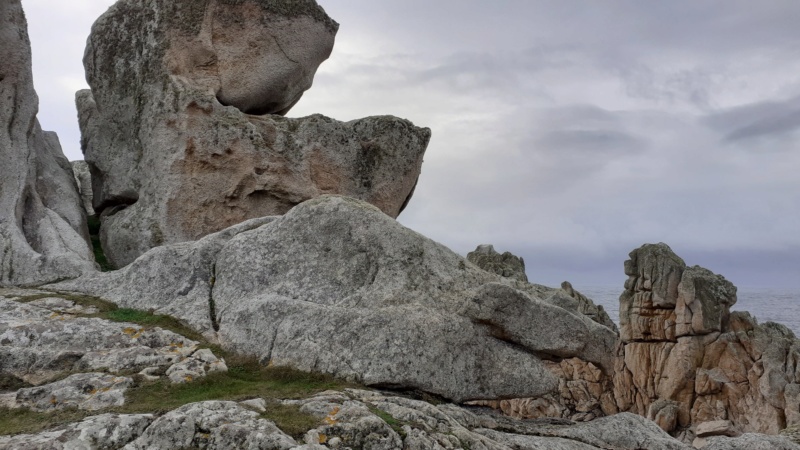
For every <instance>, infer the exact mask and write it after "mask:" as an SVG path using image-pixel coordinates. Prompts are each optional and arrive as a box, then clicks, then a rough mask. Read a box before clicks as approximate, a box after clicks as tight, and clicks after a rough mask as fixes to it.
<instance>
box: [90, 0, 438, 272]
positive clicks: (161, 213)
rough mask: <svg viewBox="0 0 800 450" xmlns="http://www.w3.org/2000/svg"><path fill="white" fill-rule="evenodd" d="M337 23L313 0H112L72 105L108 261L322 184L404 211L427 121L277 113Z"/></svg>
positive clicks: (127, 258) (196, 234)
mask: <svg viewBox="0 0 800 450" xmlns="http://www.w3.org/2000/svg"><path fill="white" fill-rule="evenodd" d="M337 28H338V25H337V24H336V23H335V22H334V21H333V20H332V19H330V18H329V17H328V16H327V15H326V14H325V12H324V11H323V10H322V8H320V7H319V6H318V5H317V4H316V3H315V2H314V1H313V0H303V1H299V2H296V1H288V0H280V1H267V0H245V1H238V2H230V1H222V0H210V1H205V2H199V3H198V2H196V1H189V0H181V1H173V0H169V1H167V0H120V1H118V2H117V3H116V4H115V5H114V6H112V7H111V8H110V9H109V11H108V12H106V13H105V14H104V15H103V16H101V17H100V19H98V21H97V22H96V23H95V25H94V27H93V28H92V33H91V36H90V38H89V43H88V46H87V49H86V55H85V59H84V64H85V66H86V73H87V80H88V82H89V85H90V86H91V91H82V92H79V93H78V95H77V104H78V111H79V116H80V124H81V132H82V135H83V138H82V143H83V150H84V153H85V159H86V161H87V162H88V163H89V166H90V169H91V173H92V183H93V192H94V200H93V202H94V207H95V209H96V210H97V211H98V212H99V213H101V218H102V232H101V242H102V244H103V248H104V250H105V253H106V256H107V257H108V259H109V260H110V262H111V263H112V264H113V265H115V266H117V267H121V266H124V265H127V264H129V263H131V262H132V261H133V260H134V259H136V257H138V256H140V255H141V254H143V253H144V252H146V251H147V250H149V249H150V248H153V247H156V246H160V245H163V244H167V243H175V242H183V241H190V240H196V239H199V238H200V237H203V236H205V235H207V234H209V233H212V232H216V231H220V230H222V229H224V228H227V227H229V226H232V225H234V224H237V223H240V222H242V221H244V220H247V219H250V218H255V217H263V216H269V215H279V214H284V213H286V212H287V211H288V210H289V209H291V208H292V207H293V206H295V205H297V204H298V203H300V202H302V201H305V200H308V199H310V198H314V197H316V196H319V195H322V194H332V193H335V194H344V195H348V196H352V197H356V198H360V199H363V200H366V201H368V202H370V203H372V204H374V205H376V206H378V207H379V208H380V209H381V210H382V211H383V212H385V213H386V214H388V215H390V216H392V217H396V216H397V215H398V214H399V213H400V212H401V211H402V210H403V208H404V207H405V205H406V204H407V202H408V200H409V198H410V197H411V195H412V193H413V190H414V187H415V185H416V182H417V178H418V177H419V174H420V168H421V164H422V156H423V153H424V151H425V149H426V147H427V144H428V141H429V139H430V130H428V129H423V128H418V127H415V126H414V125H413V124H411V123H410V122H408V121H405V120H401V119H398V118H395V117H391V116H381V117H370V118H366V119H361V120H355V121H352V122H346V123H343V122H339V121H336V120H333V119H330V118H327V117H324V116H321V115H314V116H310V117H306V118H302V119H287V118H283V117H281V116H280V115H271V114H276V113H277V114H283V113H285V112H286V111H287V110H288V109H289V108H290V107H291V106H292V105H293V104H294V103H295V102H296V101H297V100H298V99H299V97H300V95H302V93H303V91H304V90H305V89H307V88H308V87H310V86H311V81H312V78H313V75H314V73H315V71H316V69H317V66H318V65H319V64H320V63H321V62H322V61H324V60H325V59H326V58H327V57H328V55H329V54H330V52H331V49H332V46H333V41H334V36H335V33H336V30H337Z"/></svg>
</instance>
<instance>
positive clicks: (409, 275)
mask: <svg viewBox="0 0 800 450" xmlns="http://www.w3.org/2000/svg"><path fill="white" fill-rule="evenodd" d="M162 286H164V288H163V289H162ZM53 287H57V288H58V289H64V290H69V291H77V292H84V293H91V294H93V295H98V296H100V297H103V298H107V299H109V300H112V301H114V302H116V303H118V304H121V305H125V306H129V307H130V306H132V307H136V308H139V309H155V310H157V311H159V312H165V311H169V312H170V313H171V314H172V315H174V316H176V317H178V318H180V319H182V320H184V321H185V322H186V323H188V324H190V325H191V326H193V327H195V328H196V329H198V330H199V331H202V332H204V333H205V334H206V335H207V336H209V337H212V338H215V339H216V340H218V341H219V342H220V343H221V344H222V345H223V346H225V347H227V348H228V349H230V350H233V351H236V352H241V353H247V354H255V355H257V356H258V357H260V358H261V360H262V361H263V362H265V363H266V362H270V363H272V364H276V365H288V366H291V367H295V368H299V369H302V370H306V371H317V372H323V373H329V374H334V375H337V376H339V377H343V378H346V379H350V380H353V381H358V382H360V383H364V384H367V385H373V386H395V387H399V388H404V389H409V390H420V391H424V392H430V393H435V394H438V395H441V396H443V397H446V398H450V399H453V400H456V401H462V400H470V399H498V398H516V397H533V396H539V395H543V394H546V393H549V392H551V391H553V390H554V389H555V388H556V387H557V385H558V381H557V380H556V377H555V376H554V375H552V374H551V373H550V371H548V369H547V364H546V363H545V360H556V361H560V360H562V359H570V358H576V359H579V360H581V361H585V362H587V363H591V364H592V365H593V367H594V368H595V369H594V370H600V371H605V372H606V373H610V371H611V370H612V369H613V349H614V346H615V343H616V334H615V333H614V332H613V331H612V330H610V329H609V328H607V327H605V326H603V325H600V324H598V323H597V322H595V321H593V320H591V319H590V318H589V317H587V316H585V315H583V314H580V313H579V312H577V311H574V312H573V311H568V310H566V309H563V308H561V307H557V306H555V305H553V304H551V303H548V302H547V301H545V300H542V299H543V298H547V297H549V296H550V295H551V294H552V293H553V292H554V291H555V290H553V289H549V288H545V287H541V286H536V285H531V284H528V283H522V282H519V281H516V280H511V279H507V278H503V277H500V276H497V275H493V274H490V273H488V272H486V271H484V270H481V269H479V268H478V267H477V266H474V265H473V264H471V263H469V262H468V261H466V260H465V259H463V258H462V257H460V256H458V255H457V254H455V253H453V252H452V251H450V250H448V249H447V248H445V247H443V246H442V245H440V244H437V243H435V242H433V241H431V240H429V239H427V238H425V237H423V236H421V235H419V234H417V233H414V232H413V231H411V230H408V229H406V228H404V227H402V226H401V225H400V224H398V223H397V222H396V221H394V220H393V219H391V218H390V217H388V216H386V215H385V214H383V213H382V212H381V211H380V210H378V209H377V208H375V207H373V206H371V205H369V204H368V203H365V202H362V201H358V200H355V199H351V198H346V197H338V196H323V197H320V198H318V199H314V200H310V201H307V202H305V203H303V204H301V205H299V206H297V207H296V208H294V209H292V210H291V211H290V212H289V213H287V214H286V215H284V216H282V217H280V218H274V219H263V223H260V224H259V223H258V222H250V223H247V222H246V223H244V224H241V225H239V226H237V227H234V228H233V229H231V230H226V231H224V232H222V233H217V234H214V235H210V236H207V237H206V238H204V239H202V240H200V241H198V242H196V243H182V244H174V245H169V246H164V247H161V248H158V249H153V250H151V251H150V252H148V253H147V254H145V255H144V256H142V257H141V258H140V259H139V260H137V261H136V262H135V263H134V264H132V265H130V266H129V267H126V268H125V269H122V270H120V271H117V272H112V273H106V274H97V275H93V276H89V277H84V278H82V279H78V280H75V281H72V282H64V283H60V284H59V285H56V286H53ZM151 288H152V291H153V292H156V293H157V292H160V294H157V295H153V296H150V295H149V293H150V292H151V290H150V289H151ZM145 293H146V294H145ZM143 294H145V295H143Z"/></svg>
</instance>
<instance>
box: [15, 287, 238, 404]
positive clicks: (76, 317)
mask: <svg viewBox="0 0 800 450" xmlns="http://www.w3.org/2000/svg"><path fill="white" fill-rule="evenodd" d="M98 313H99V310H98V309H97V307H94V306H88V307H87V306H81V305H80V304H77V303H76V302H74V301H72V300H68V299H66V298H63V297H61V296H59V295H58V294H53V293H47V292H43V291H26V290H7V289H0V407H4V408H29V409H33V410H40V411H48V410H56V409H66V408H78V409H86V410H101V409H107V408H110V407H113V406H120V405H122V404H123V403H124V393H125V390H126V389H127V388H128V387H129V386H130V385H131V383H132V381H133V380H132V379H131V378H130V377H128V376H122V375H123V374H132V373H137V372H139V375H138V376H139V377H141V378H143V379H146V380H150V381H152V380H156V379H158V378H160V377H161V376H165V377H166V378H167V379H169V380H170V382H172V383H185V382H188V381H192V380H196V379H199V378H202V377H204V376H206V375H207V374H209V373H212V372H218V371H227V370H228V369H227V367H226V365H225V361H223V360H221V359H218V358H217V357H216V356H214V354H213V353H211V351H210V350H208V349H199V347H198V344H199V343H198V342H196V341H193V340H191V339H187V338H185V337H183V336H181V335H179V334H176V333H174V332H171V331H167V330H162V329H160V328H154V329H146V328H144V327H141V326H139V325H136V324H133V323H126V322H111V321H109V320H106V319H102V318H99V317H94V316H96V315H97V314H98ZM67 375H69V376H67ZM65 376H66V378H64V377H65ZM6 391H7V393H3V392H6Z"/></svg>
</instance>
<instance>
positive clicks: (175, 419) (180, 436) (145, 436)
mask: <svg viewBox="0 0 800 450" xmlns="http://www.w3.org/2000/svg"><path fill="white" fill-rule="evenodd" d="M296 446H297V443H296V442H295V440H294V439H292V438H291V437H289V436H287V435H286V434H284V433H283V432H282V431H281V430H279V429H278V427H276V426H275V424H274V423H272V422H270V421H268V420H266V419H262V418H260V417H259V414H258V413H256V412H254V411H251V410H249V409H247V408H245V407H243V406H241V405H239V404H237V403H235V402H225V401H207V402H201V403H191V404H188V405H186V406H182V407H180V408H178V409H176V410H174V411H171V412H169V413H167V414H164V415H163V416H161V417H159V418H158V419H156V420H154V421H153V423H152V424H150V426H149V427H147V429H146V430H145V431H144V433H142V435H141V436H139V437H138V438H137V439H136V440H135V441H133V442H131V443H130V444H128V445H126V446H125V449H126V450H147V449H153V448H164V449H166V448H176V449H177V448H215V449H235V448H247V449H250V448H252V449H264V450H271V449H275V450H277V449H290V448H293V447H296Z"/></svg>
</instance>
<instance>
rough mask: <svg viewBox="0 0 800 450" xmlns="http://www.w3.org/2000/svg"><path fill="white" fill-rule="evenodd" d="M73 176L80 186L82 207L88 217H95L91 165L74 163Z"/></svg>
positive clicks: (79, 162) (83, 162) (82, 162)
mask: <svg viewBox="0 0 800 450" xmlns="http://www.w3.org/2000/svg"><path fill="white" fill-rule="evenodd" d="M70 164H71V165H72V174H73V175H74V176H75V182H76V183H77V184H78V193H79V194H80V195H81V205H82V206H83V210H84V211H85V212H86V215H87V216H93V215H94V207H93V206H92V198H93V195H92V174H91V173H90V172H89V164H88V163H87V162H86V161H72V162H70Z"/></svg>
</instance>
